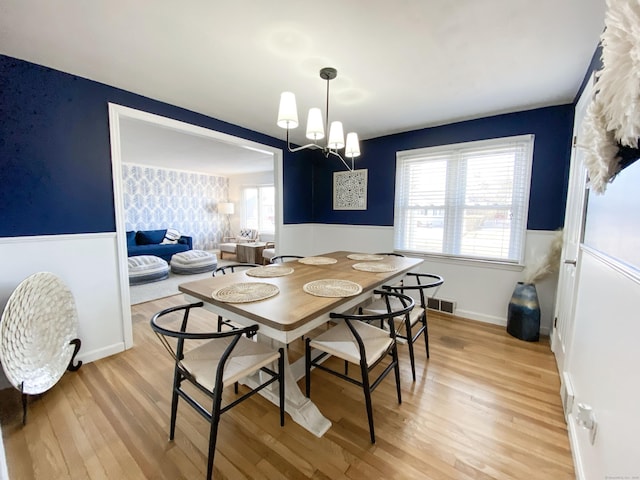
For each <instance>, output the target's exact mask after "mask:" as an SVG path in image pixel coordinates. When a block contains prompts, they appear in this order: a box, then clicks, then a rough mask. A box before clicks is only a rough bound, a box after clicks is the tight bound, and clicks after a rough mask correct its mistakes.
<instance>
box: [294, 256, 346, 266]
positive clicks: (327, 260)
mask: <svg viewBox="0 0 640 480" xmlns="http://www.w3.org/2000/svg"><path fill="white" fill-rule="evenodd" d="M298 261H299V262H300V263H304V264H305V265H330V264H332V263H337V262H338V260H336V259H335V258H331V257H304V258H301V259H300V260H298Z"/></svg>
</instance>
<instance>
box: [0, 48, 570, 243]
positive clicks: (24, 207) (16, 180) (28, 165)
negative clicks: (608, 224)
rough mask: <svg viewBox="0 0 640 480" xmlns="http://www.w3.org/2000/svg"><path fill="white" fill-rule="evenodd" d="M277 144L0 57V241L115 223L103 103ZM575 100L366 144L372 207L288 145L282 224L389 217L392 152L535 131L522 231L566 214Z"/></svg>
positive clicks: (327, 167) (327, 165) (332, 167)
mask: <svg viewBox="0 0 640 480" xmlns="http://www.w3.org/2000/svg"><path fill="white" fill-rule="evenodd" d="M109 102H112V103H116V104H119V105H124V106H128V107H131V108H135V109H139V110H143V111H147V112H151V113H154V114H157V115H162V116H165V117H169V118H173V119H177V120H180V121H184V122H188V123H192V124H195V125H199V126H202V127H205V128H210V129H213V130H218V131H221V132H224V133H227V134H230V135H235V136H238V137H243V138H247V139H249V140H253V141H255V142H259V143H263V144H266V145H271V146H274V147H277V148H284V142H282V141H280V140H278V139H275V138H273V137H269V136H266V135H263V134H260V133H257V132H253V131H251V130H247V129H244V128H241V127H238V126H235V125H232V124H229V123H226V122H222V121H220V120H216V119H214V118H211V117H207V116H204V115H200V114H197V113H194V112H191V111H188V110H184V109H181V108H178V107H175V106H172V105H168V104H165V103H162V102H158V101H156V100H152V99H149V98H146V97H142V96H139V95H136V94H133V93H130V92H126V91H123V90H120V89H117V88H114V87H111V86H108V85H104V84H100V83H97V82H93V81H90V80H86V79H83V78H79V77H76V76H74V75H69V74H66V73H62V72H59V71H56V70H53V69H50V68H46V67H42V66H38V65H35V64H32V63H28V62H24V61H21V60H17V59H14V58H11V57H6V56H2V55H0V118H2V122H1V123H0V220H1V221H0V237H11V236H23V235H48V234H65V233H94V232H112V231H114V230H115V219H114V207H113V192H112V179H111V152H110V146H109V124H108V105H107V104H108V103H109ZM573 110H574V109H573V106H572V105H566V106H560V107H550V108H544V109H538V110H531V111H527V112H519V113H514V114H509V115H500V116H496V117H489V118H483V119H479V120H472V121H468V122H461V123H456V124H451V125H445V126H441V127H436V128H427V129H422V130H416V131H412V132H406V133H402V134H397V135H390V136H386V137H380V138H376V139H372V140H368V141H364V142H362V146H361V148H362V156H361V157H360V158H358V159H357V160H356V168H367V169H368V170H369V190H368V209H367V210H366V211H334V210H333V208H332V207H333V201H332V189H333V187H332V181H333V172H334V171H338V170H342V169H343V168H341V165H342V164H341V162H340V161H339V160H335V159H332V158H330V159H325V158H324V157H323V156H322V155H321V154H320V153H319V152H314V151H305V152H299V153H296V154H289V153H288V152H287V151H286V149H285V153H284V172H283V176H284V185H283V196H284V207H283V210H284V223H305V222H316V223H338V224H356V225H393V199H394V189H395V161H396V160H395V156H396V151H399V150H407V149H413V148H421V147H428V146H434V145H441V144H447V143H457V142H465V141H472V140H479V139H486V138H493V137H502V136H510V135H518V134H526V133H533V134H535V135H536V142H535V151H534V163H533V179H532V186H531V200H530V213H529V221H528V228H529V229H533V230H538V229H540V230H553V229H556V228H558V227H561V226H562V224H563V217H564V205H565V189H566V180H567V176H568V165H569V152H570V138H571V128H572V123H573Z"/></svg>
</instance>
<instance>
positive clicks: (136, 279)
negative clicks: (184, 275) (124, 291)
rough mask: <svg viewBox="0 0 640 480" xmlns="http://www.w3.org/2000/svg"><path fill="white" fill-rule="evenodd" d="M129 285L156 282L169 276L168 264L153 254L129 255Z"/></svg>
mask: <svg viewBox="0 0 640 480" xmlns="http://www.w3.org/2000/svg"><path fill="white" fill-rule="evenodd" d="M128 262H129V285H140V284H142V283H149V282H157V281H158V280H164V279H165V278H167V277H168V276H169V264H168V263H167V262H166V261H165V260H163V259H161V258H160V257H156V256H154V255H137V256H135V257H129V260H128Z"/></svg>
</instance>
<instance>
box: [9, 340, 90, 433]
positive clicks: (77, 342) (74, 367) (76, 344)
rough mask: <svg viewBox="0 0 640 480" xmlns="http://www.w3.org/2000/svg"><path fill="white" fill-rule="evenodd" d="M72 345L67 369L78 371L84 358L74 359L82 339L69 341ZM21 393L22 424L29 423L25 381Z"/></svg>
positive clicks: (21, 385) (21, 386)
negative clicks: (76, 360)
mask: <svg viewBox="0 0 640 480" xmlns="http://www.w3.org/2000/svg"><path fill="white" fill-rule="evenodd" d="M69 344H70V345H73V347H74V348H73V354H72V355H71V360H70V361H69V365H68V366H67V370H69V371H70V372H77V371H78V370H79V369H80V367H81V366H82V360H78V362H77V363H76V364H75V365H74V363H73V361H74V360H75V358H76V355H78V352H79V351H80V346H81V345H82V341H81V340H80V339H79V338H74V339H73V340H71V341H70V342H69ZM20 394H21V395H22V425H26V424H27V404H28V398H27V397H28V396H29V394H28V393H24V382H22V383H21V384H20Z"/></svg>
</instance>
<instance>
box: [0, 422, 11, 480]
mask: <svg viewBox="0 0 640 480" xmlns="http://www.w3.org/2000/svg"><path fill="white" fill-rule="evenodd" d="M0 480H9V471H8V470H7V456H6V454H5V451H4V443H3V440H2V428H0Z"/></svg>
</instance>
